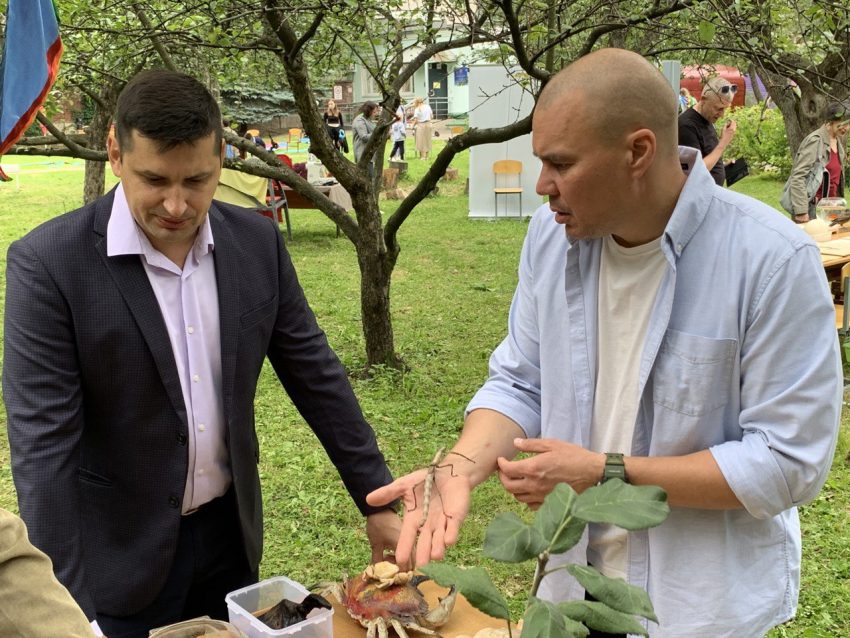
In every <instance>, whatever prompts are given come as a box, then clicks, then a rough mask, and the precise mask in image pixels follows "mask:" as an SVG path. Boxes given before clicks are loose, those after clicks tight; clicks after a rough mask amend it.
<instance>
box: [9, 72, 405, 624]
mask: <svg viewBox="0 0 850 638" xmlns="http://www.w3.org/2000/svg"><path fill="white" fill-rule="evenodd" d="M115 133H116V134H115V136H114V137H110V139H109V142H108V146H107V150H108V155H109V160H110V163H111V165H112V169H113V171H114V172H115V174H116V175H117V176H118V177H120V178H121V184H120V185H119V186H118V187H117V188H116V189H115V190H113V191H112V192H110V193H109V194H107V195H106V196H104V197H102V198H100V199H99V200H97V201H95V202H93V203H92V204H90V205H87V206H84V207H83V208H81V209H79V210H77V211H74V212H72V213H69V214H67V215H63V216H61V217H59V218H57V219H54V220H51V221H49V222H47V223H46V224H44V225H42V226H40V227H39V228H37V229H35V230H34V231H32V232H31V233H29V234H28V235H27V236H26V237H24V238H23V239H21V240H19V241H17V242H15V243H13V244H12V246H11V247H10V248H9V253H8V259H7V275H6V282H7V290H6V317H5V336H4V343H5V360H4V365H3V390H4V393H5V402H6V409H7V414H8V428H9V444H10V448H11V456H12V472H13V477H14V480H15V486H16V488H17V492H18V500H19V506H20V510H21V514H22V517H23V518H24V520H25V521H26V523H27V525H28V527H29V529H30V534H31V537H32V539H33V542H34V544H35V545H36V546H37V547H39V548H41V549H42V550H44V551H45V552H46V553H47V554H48V555H49V556H50V557H51V558H52V559H53V562H54V565H55V569H56V573H57V576H58V578H59V580H60V581H61V582H62V583H63V584H64V585H65V586H66V587H67V588H68V589H69V590H70V592H71V594H72V595H73V596H74V598H75V599H76V601H77V602H78V603H79V605H80V606H81V607H82V609H83V611H84V612H85V613H86V614H87V616H88V618H89V619H90V620H91V621H93V623H94V625H95V628H96V630H98V631H99V630H102V631H103V633H105V634H106V635H108V636H110V638H124V637H127V638H130V637H133V638H135V637H136V636H138V637H143V636H147V635H148V630H149V629H150V628H152V627H157V626H161V625H166V624H169V623H172V622H175V621H178V620H181V619H183V618H187V617H193V616H199V615H203V614H209V615H210V616H212V617H215V618H226V613H227V612H226V609H225V605H224V596H225V594H226V593H227V592H229V591H232V590H234V589H238V588H239V587H242V586H245V585H247V584H250V583H253V582H256V579H257V570H258V565H259V562H260V557H261V553H262V532H263V519H262V506H261V495H260V483H259V476H258V472H257V462H258V459H259V449H258V442H257V436H256V433H255V430H254V413H253V402H254V394H255V391H256V385H257V379H258V377H259V374H260V371H261V368H262V365H263V360H264V358H265V357H268V358H269V360H270V362H271V363H272V366H273V367H274V369H275V372H276V373H277V375H278V377H279V378H280V381H281V383H282V384H283V386H284V388H285V389H286V391H287V392H288V393H289V395H290V397H291V398H292V400H293V402H294V404H295V405H296V407H297V408H298V410H299V411H300V412H301V414H302V415H303V416H304V418H305V419H306V421H307V423H308V424H309V425H310V427H311V428H312V429H313V430H314V431H315V433H316V435H317V436H318V438H319V440H320V441H321V443H322V445H323V446H324V447H325V449H326V450H327V452H328V455H329V456H330V458H331V460H332V461H333V463H334V464H335V465H336V467H337V469H338V471H339V472H340V475H341V477H342V479H343V481H344V483H345V485H346V487H347V489H348V491H349V492H350V493H351V496H352V498H353V499H354V501H355V503H356V504H357V506H358V507H359V508H360V510H361V512H363V513H364V514H365V515H367V533H368V535H369V539H370V543H371V545H372V556H373V559H375V560H378V559H380V558H381V557H382V554H383V550H384V548H392V547H393V546H394V544H395V541H396V540H397V536H398V531H399V529H400V522H399V520H398V517H397V516H396V515H395V513H394V512H392V511H391V510H388V509H386V508H384V509H381V508H374V507H370V506H368V505H367V504H366V502H365V495H366V494H367V493H368V492H369V491H370V490H372V489H374V488H376V487H379V486H381V485H385V484H387V483H388V482H389V481H390V480H391V476H390V473H389V470H388V469H387V466H386V463H385V462H384V459H383V456H382V455H381V453H380V452H379V450H378V447H377V443H376V440H375V436H374V433H373V431H372V429H371V428H370V427H369V425H368V424H367V423H366V421H365V420H364V418H363V415H362V413H361V411H360V408H359V406H358V404H357V400H356V398H355V396H354V393H353V391H352V389H351V386H350V384H349V382H348V379H347V377H346V374H345V371H344V369H343V367H342V365H341V364H340V362H339V360H338V359H337V357H336V355H335V354H334V353H333V351H332V350H331V348H330V347H329V345H328V343H327V340H326V338H325V335H324V333H323V332H322V331H321V330H320V329H319V327H318V326H317V324H316V320H315V318H314V316H313V314H312V312H311V311H310V308H309V307H308V305H307V302H306V300H305V298H304V295H303V292H302V290H301V288H300V286H299V284H298V280H297V278H296V275H295V272H294V270H293V267H292V263H291V261H290V259H289V257H288V255H287V253H286V250H285V249H284V246H283V242H282V238H281V235H280V233H279V232H278V230H277V229H276V228H275V227H274V225H273V224H272V223H271V222H270V220H268V219H265V218H263V217H261V216H259V215H256V214H255V213H250V212H248V211H245V210H242V209H239V208H235V207H232V206H228V205H225V204H221V203H219V202H213V201H212V198H213V193H214V191H215V188H216V184H217V182H218V177H219V173H220V171H221V166H222V161H223V157H224V144H223V142H222V138H221V116H220V113H219V109H218V105H217V104H216V103H215V100H214V99H213V97H212V96H211V95H210V93H209V92H208V91H207V90H206V88H205V87H203V85H201V84H200V83H198V82H197V81H196V80H194V79H192V78H190V77H189V76H186V75H182V74H178V73H172V72H167V71H147V72H143V73H141V74H139V75H138V76H136V77H135V78H134V79H133V80H131V81H130V82H129V83H128V84H127V86H126V88H125V89H124V91H123V92H122V94H121V96H120V98H119V101H118V108H117V115H116V121H115Z"/></svg>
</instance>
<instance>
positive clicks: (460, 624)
mask: <svg viewBox="0 0 850 638" xmlns="http://www.w3.org/2000/svg"><path fill="white" fill-rule="evenodd" d="M419 590H420V591H421V592H422V593H423V594H425V599H426V600H427V601H428V604H429V605H430V606H431V608H432V609H433V608H434V607H435V606H436V605H437V604H438V603H437V596H445V595H446V594H447V593H448V590H447V589H445V588H443V587H440V586H439V585H436V584H434V583H433V582H431V581H426V582H424V583H422V584H421V585H419ZM328 600H330V601H331V602H332V603H333V606H334V615H333V626H334V638H363V637H364V636H365V635H366V629H365V628H364V627H362V626H361V625H360V623H358V622H357V621H356V620H354V619H353V618H352V617H351V616H349V615H348V612H347V611H346V610H345V607H343V606H342V605H340V604H339V603H338V602H337V601H336V599H335V598H334V597H333V596H329V597H328ZM504 626H505V621H504V620H501V619H499V618H493V617H491V616H488V615H487V614H484V613H482V612H480V611H478V610H477V609H475V607H473V606H472V605H470V604H469V602H468V601H467V600H466V598H464V597H463V596H461V595H460V594H458V597H457V601H456V602H455V608H454V612H452V615H451V616H450V617H449V621H448V622H447V623H446V624H445V625H443V626H442V627H439V628H438V629H437V631H438V632H440V634H442V636H443V638H457V636H461V635H464V634H466V635H469V636H474V635H475V632H477V631H478V630H479V629H484V628H485V627H504ZM389 634H390V636H391V637H392V638H396V634H395V630H394V629H390V632H389ZM423 635H424V634H420V633H417V632H415V631H411V632H410V638H419V636H423Z"/></svg>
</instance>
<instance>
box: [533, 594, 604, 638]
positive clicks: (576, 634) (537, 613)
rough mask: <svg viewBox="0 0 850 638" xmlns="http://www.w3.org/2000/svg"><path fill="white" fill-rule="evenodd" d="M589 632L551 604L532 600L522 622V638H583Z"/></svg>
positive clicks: (535, 599)
mask: <svg viewBox="0 0 850 638" xmlns="http://www.w3.org/2000/svg"><path fill="white" fill-rule="evenodd" d="M588 634H590V630H589V629H588V628H587V627H585V626H584V625H582V624H581V623H578V622H576V621H575V620H573V619H571V618H567V617H566V616H565V615H564V614H563V613H562V612H561V610H559V609H558V608H557V607H556V606H555V605H553V604H552V603H549V602H546V601H544V600H539V599H537V598H532V599H531V603H530V604H529V605H528V608H527V609H526V610H525V616H523V621H522V638H584V637H585V636H587V635H588Z"/></svg>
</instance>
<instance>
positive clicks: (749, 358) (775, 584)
mask: <svg viewBox="0 0 850 638" xmlns="http://www.w3.org/2000/svg"><path fill="white" fill-rule="evenodd" d="M680 155H681V159H682V164H683V166H684V165H687V167H688V169H687V173H688V178H687V181H686V183H685V186H684V188H683V190H682V192H681V194H680V196H679V201H678V203H677V204H676V207H675V209H674V211H673V214H672V216H671V218H670V221H669V222H668V224H667V227H666V228H665V230H664V238H663V241H662V250H663V252H664V255H665V257H666V259H667V262H668V267H667V271H666V272H665V274H664V275H663V277H662V281H661V286H660V288H659V291H658V293H657V298H656V300H655V304H654V307H653V310H652V315H651V317H650V323H649V328H648V331H647V335H646V341H645V343H644V347H643V355H642V357H641V361H640V371H639V381H638V383H639V387H638V392H639V395H638V396H640V397H641V400H640V407H639V410H638V416H637V419H636V423H635V430H634V438H633V440H632V453H633V454H634V455H641V456H675V455H683V454H688V453H691V452H696V451H699V450H704V449H709V450H711V452H712V454H713V455H714V458H715V460H716V461H717V464H718V466H719V467H720V470H721V471H722V473H723V476H724V477H725V478H726V480H727V482H728V483H729V486H730V487H731V489H732V490H733V491H734V492H735V495H736V496H737V497H738V499H739V500H740V501H741V503H742V504H743V505H744V509H741V510H727V511H713V510H697V509H687V508H673V509H672V511H671V513H670V516H669V518H668V519H667V520H666V521H665V522H664V523H663V524H662V525H660V526H659V527H656V528H653V529H650V530H645V531H639V532H633V533H631V534H630V537H629V555H628V575H629V581H630V582H631V583H632V584H633V585H637V586H640V587H644V588H646V589H647V591H648V592H649V594H650V597H651V598H652V601H653V604H654V605H655V610H656V613H657V615H658V618H659V620H660V625H659V626H654V625H650V627H649V630H650V633H651V635H652V636H653V638H673V637H675V638H682V637H683V636H688V637H689V638H696V637H700V636H705V637H709V636H710V637H711V638H721V637H724V636H727V637H729V638H733V637H734V638H747V637H749V636H753V637H755V636H762V635H764V633H765V632H766V631H767V630H768V629H769V628H770V627H772V626H774V625H776V624H778V623H781V622H784V621H786V620H788V619H789V618H791V617H792V616H793V615H794V612H795V610H796V605H797V594H798V590H799V577H800V547H801V543H800V528H799V521H798V518H797V509H796V506H798V505H800V504H802V503H805V502H807V501H809V500H811V499H812V498H814V497H815V495H816V494H817V493H818V491H819V490H820V488H821V486H822V485H823V483H824V481H825V480H826V477H827V474H828V472H829V468H830V464H831V461H832V455H833V452H834V450H835V443H836V438H837V433H838V421H839V414H840V409H841V394H842V385H843V384H842V372H841V360H840V356H839V350H838V340H837V337H836V331H835V323H834V321H835V319H834V307H833V303H832V299H831V296H830V293H829V290H828V286H827V282H826V277H825V274H824V270H823V266H822V265H821V260H820V255H819V252H818V249H817V247H816V245H815V244H814V243H813V242H812V241H811V240H810V239H809V238H808V237H807V236H806V235H805V234H804V233H803V232H802V231H800V230H799V229H798V228H796V227H795V226H794V224H793V223H791V222H790V220H788V219H787V218H785V217H784V216H783V215H781V214H780V213H778V212H777V211H775V210H773V209H772V208H770V207H768V206H766V205H764V204H762V203H760V202H758V201H756V200H754V199H751V198H749V197H745V196H743V195H740V194H737V193H734V192H732V191H729V190H726V189H724V188H721V187H719V186H716V185H715V183H714V181H713V180H712V178H711V176H710V175H709V173H708V171H707V170H706V168H705V165H704V164H703V162H702V161H701V158H700V157H699V154H698V152H696V151H694V150H693V149H685V148H680ZM601 245H602V242H601V240H599V239H593V240H579V241H575V242H572V243H571V242H569V241H568V240H567V238H566V236H565V233H564V227H563V226H561V225H559V224H556V223H555V221H554V216H553V214H552V213H551V211H550V210H549V207H548V205H544V206H542V207H541V208H540V209H539V210H538V211H537V213H536V214H535V215H534V218H533V220H532V221H531V224H530V225H529V229H528V235H527V237H526V240H525V244H524V246H523V250H522V255H521V257H520V266H519V284H518V286H517V290H516V293H515V295H514V299H513V303H512V305H511V310H510V314H509V318H508V336H507V338H506V339H505V340H504V341H503V342H502V343H501V344H500V345H499V347H498V348H497V349H496V350H495V351H494V353H493V355H492V357H491V360H490V378H489V379H488V381H487V382H486V383H485V384H484V386H483V387H482V388H481V389H480V390H479V391H478V393H477V394H476V395H475V396H474V397H473V399H472V401H471V402H470V404H469V406H468V408H467V409H468V410H473V409H476V408H490V409H493V410H497V411H499V412H501V413H503V414H505V415H506V416H508V417H509V418H511V419H513V420H514V421H515V422H516V423H517V424H518V425H519V426H520V427H522V428H523V430H524V431H525V433H526V435H527V436H529V437H545V438H556V439H561V440H565V441H570V442H574V443H578V444H581V445H584V446H587V445H588V443H589V441H590V424H591V412H592V408H593V394H594V386H595V378H596V367H597V363H596V352H597V343H596V339H597V330H596V324H597V282H598V277H599V263H600V253H601ZM616 320H617V321H624V322H625V321H628V320H629V318H628V317H619V318H616ZM585 561H586V545H585V544H584V543H582V544H580V546H577V547H576V548H574V549H573V550H571V552H570V553H569V554H566V555H562V556H558V557H556V560H555V561H554V563H555V564H557V563H563V562H579V563H584V562H585ZM555 564H552V563H550V567H554V566H555ZM540 595H541V596H542V597H543V598H547V599H550V600H556V601H557V600H568V599H571V598H580V597H582V595H583V593H582V591H581V588H580V587H579V586H578V584H577V583H576V582H575V581H574V580H573V579H572V577H571V576H569V574H567V573H566V572H565V571H563V570H559V571H557V572H555V573H554V574H551V575H550V576H547V578H546V579H544V582H543V585H542V586H541V588H540Z"/></svg>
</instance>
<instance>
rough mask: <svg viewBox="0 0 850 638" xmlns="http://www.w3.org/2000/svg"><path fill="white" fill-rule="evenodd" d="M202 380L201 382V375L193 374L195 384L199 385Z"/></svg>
mask: <svg viewBox="0 0 850 638" xmlns="http://www.w3.org/2000/svg"><path fill="white" fill-rule="evenodd" d="M200 380H201V375H199V374H193V375H192V381H194V382H195V383H197V382H198V381H200Z"/></svg>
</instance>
